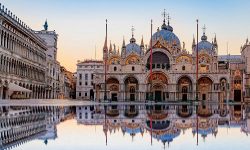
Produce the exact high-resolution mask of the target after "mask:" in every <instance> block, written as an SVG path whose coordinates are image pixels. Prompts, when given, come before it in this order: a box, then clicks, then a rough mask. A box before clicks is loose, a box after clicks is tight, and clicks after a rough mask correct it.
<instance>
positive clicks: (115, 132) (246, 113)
mask: <svg viewBox="0 0 250 150" xmlns="http://www.w3.org/2000/svg"><path fill="white" fill-rule="evenodd" d="M0 126H1V129H0V149H1V150H7V149H13V150H31V149H36V150H55V149H63V150H68V149H72V147H74V149H83V148H84V149H93V150H98V149H99V150H103V149H107V150H111V149H112V150H115V149H124V150H125V149H126V150H127V149H183V147H184V146H185V148H186V149H217V148H226V149H238V148H239V147H241V149H242V150H244V149H248V146H247V144H246V143H248V142H250V138H249V137H248V133H249V132H250V105H243V104H234V103H229V104H209V103H195V104H192V103H189V104H178V103H176V104H167V103H165V104H157V103H144V104H143V103H141V104H110V103H106V104H95V105H77V106H74V105H68V106H56V105H54V106H47V105H46V106H45V105H44V106H43V105H40V106H26V105H22V106H13V105H10V106H8V105H5V106H1V107H0ZM223 143H227V144H223Z"/></svg>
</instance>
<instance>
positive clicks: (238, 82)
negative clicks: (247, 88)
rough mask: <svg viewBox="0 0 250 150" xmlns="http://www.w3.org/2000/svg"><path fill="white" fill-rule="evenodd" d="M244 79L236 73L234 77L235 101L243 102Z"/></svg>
mask: <svg viewBox="0 0 250 150" xmlns="http://www.w3.org/2000/svg"><path fill="white" fill-rule="evenodd" d="M241 82H242V80H241V77H240V76H239V75H236V76H235V77H234V86H233V88H234V91H233V92H234V101H235V102H241V97H242V95H241V89H242V83H241Z"/></svg>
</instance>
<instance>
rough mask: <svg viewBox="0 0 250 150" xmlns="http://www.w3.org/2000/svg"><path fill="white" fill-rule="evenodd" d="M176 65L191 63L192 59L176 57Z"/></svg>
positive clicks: (184, 56)
mask: <svg viewBox="0 0 250 150" xmlns="http://www.w3.org/2000/svg"><path fill="white" fill-rule="evenodd" d="M176 63H192V58H191V57H189V56H187V55H181V56H179V57H177V59H176Z"/></svg>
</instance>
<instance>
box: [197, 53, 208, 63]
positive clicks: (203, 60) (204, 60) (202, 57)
mask: <svg viewBox="0 0 250 150" xmlns="http://www.w3.org/2000/svg"><path fill="white" fill-rule="evenodd" d="M199 63H200V64H209V63H210V57H209V55H207V54H204V53H202V54H200V55H199Z"/></svg>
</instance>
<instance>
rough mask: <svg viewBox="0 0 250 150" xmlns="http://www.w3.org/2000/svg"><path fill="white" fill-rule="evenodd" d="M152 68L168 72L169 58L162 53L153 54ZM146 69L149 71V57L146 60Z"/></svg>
mask: <svg viewBox="0 0 250 150" xmlns="http://www.w3.org/2000/svg"><path fill="white" fill-rule="evenodd" d="M152 68H153V69H154V68H158V69H166V70H168V69H169V68H170V61H169V57H168V56H167V55H166V54H165V53H163V52H154V53H153V54H152ZM147 69H148V70H149V69H150V57H149V58H148V60H147Z"/></svg>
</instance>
